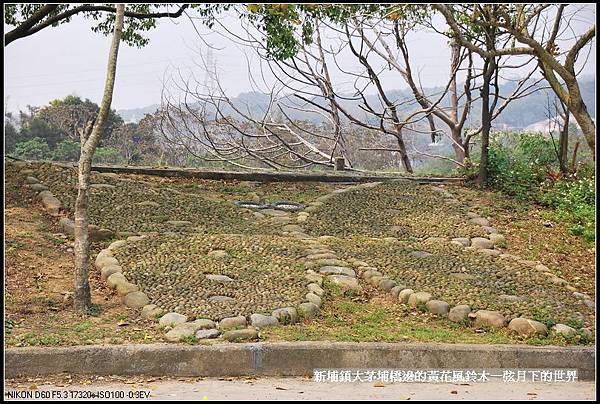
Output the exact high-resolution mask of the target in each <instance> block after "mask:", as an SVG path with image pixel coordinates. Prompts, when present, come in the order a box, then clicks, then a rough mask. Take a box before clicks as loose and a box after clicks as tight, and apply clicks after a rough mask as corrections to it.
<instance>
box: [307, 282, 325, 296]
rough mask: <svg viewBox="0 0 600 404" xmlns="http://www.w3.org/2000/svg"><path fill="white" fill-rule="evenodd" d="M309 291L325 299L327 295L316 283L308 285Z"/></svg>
mask: <svg viewBox="0 0 600 404" xmlns="http://www.w3.org/2000/svg"><path fill="white" fill-rule="evenodd" d="M308 290H310V291H311V292H312V293H314V294H315V295H317V296H319V297H323V295H325V291H324V290H323V289H322V288H321V287H320V286H319V285H317V284H316V283H310V284H309V285H308Z"/></svg>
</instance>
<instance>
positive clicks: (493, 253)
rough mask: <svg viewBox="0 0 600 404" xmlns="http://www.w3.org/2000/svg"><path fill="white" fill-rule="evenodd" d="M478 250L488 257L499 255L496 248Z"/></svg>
mask: <svg viewBox="0 0 600 404" xmlns="http://www.w3.org/2000/svg"><path fill="white" fill-rule="evenodd" d="M477 251H478V252H480V253H481V254H483V255H487V256H488V257H497V256H499V255H500V254H501V253H500V251H498V250H492V249H489V248H482V249H480V250H477Z"/></svg>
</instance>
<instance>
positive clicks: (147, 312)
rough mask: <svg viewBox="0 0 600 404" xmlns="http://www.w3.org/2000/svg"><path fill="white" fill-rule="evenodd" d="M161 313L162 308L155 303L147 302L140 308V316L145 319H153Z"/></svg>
mask: <svg viewBox="0 0 600 404" xmlns="http://www.w3.org/2000/svg"><path fill="white" fill-rule="evenodd" d="M161 314H162V310H161V309H160V308H159V307H158V306H157V305H155V304H147V305H145V306H144V307H143V308H142V314H141V316H142V318H145V319H147V320H155V319H156V317H157V316H160V315H161Z"/></svg>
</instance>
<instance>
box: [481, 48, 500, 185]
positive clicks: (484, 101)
mask: <svg viewBox="0 0 600 404" xmlns="http://www.w3.org/2000/svg"><path fill="white" fill-rule="evenodd" d="M495 65H496V61H495V59H494V58H493V57H492V58H489V59H487V60H486V61H485V63H484V68H483V84H482V85H481V161H480V163H479V174H478V176H477V185H478V186H479V187H480V188H483V187H485V185H486V184H487V180H488V151H489V146H490V129H491V126H492V116H491V114H490V81H491V79H492V74H493V73H494V70H495V69H496V66H495Z"/></svg>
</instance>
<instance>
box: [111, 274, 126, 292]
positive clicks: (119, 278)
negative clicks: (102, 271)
mask: <svg viewBox="0 0 600 404" xmlns="http://www.w3.org/2000/svg"><path fill="white" fill-rule="evenodd" d="M124 282H127V278H125V275H123V274H122V273H121V272H115V273H114V274H112V275H109V276H108V278H106V283H107V284H108V286H109V287H110V288H111V289H114V288H116V287H117V285H118V284H119V283H124Z"/></svg>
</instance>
